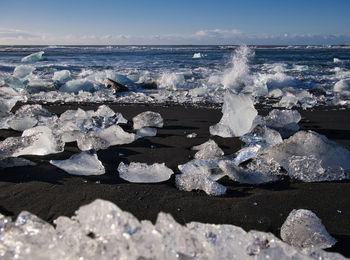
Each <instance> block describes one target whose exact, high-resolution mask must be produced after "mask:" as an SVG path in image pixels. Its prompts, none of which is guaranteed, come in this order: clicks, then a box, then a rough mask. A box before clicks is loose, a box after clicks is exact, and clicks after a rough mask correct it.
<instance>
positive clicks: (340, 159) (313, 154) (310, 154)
mask: <svg viewBox="0 0 350 260" xmlns="http://www.w3.org/2000/svg"><path fill="white" fill-rule="evenodd" d="M261 155H262V156H263V157H264V158H272V159H274V160H275V161H276V162H278V163H279V164H280V165H281V166H282V167H283V168H285V169H286V170H287V171H288V173H289V174H290V175H291V176H292V177H296V178H298V179H302V180H305V181H306V180H307V181H323V180H331V179H332V180H337V179H339V180H341V179H344V178H345V175H344V170H349V169H350V151H349V150H347V149H346V148H344V147H342V146H340V145H338V144H336V143H335V142H333V141H330V140H328V139H327V137H325V136H323V135H320V134H318V133H316V132H313V131H299V132H297V133H296V134H294V135H293V136H291V137H290V138H288V139H286V140H285V141H284V142H283V143H281V144H278V145H275V146H272V147H269V148H267V149H266V150H264V151H262V152H261ZM310 174H311V175H310Z"/></svg>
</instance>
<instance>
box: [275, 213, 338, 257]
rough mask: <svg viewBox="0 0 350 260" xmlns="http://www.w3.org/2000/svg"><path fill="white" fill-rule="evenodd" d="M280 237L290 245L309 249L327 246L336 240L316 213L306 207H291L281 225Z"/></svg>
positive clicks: (330, 245) (313, 249)
mask: <svg viewBox="0 0 350 260" xmlns="http://www.w3.org/2000/svg"><path fill="white" fill-rule="evenodd" d="M281 238H282V240H283V241H284V242H286V243H288V244H290V245H292V246H295V247H299V248H300V249H304V250H310V251H316V250H317V249H323V248H329V247H332V246H333V245H334V244H335V243H336V242H337V240H335V239H334V238H333V237H331V236H330V235H329V234H328V232H327V230H326V228H325V226H324V225H323V224H322V221H321V220H320V219H319V218H318V217H317V216H316V214H315V213H313V212H312V211H310V210H306V209H299V210H295V209H293V210H292V212H291V213H289V215H288V217H287V219H286V221H285V222H284V223H283V225H282V227H281Z"/></svg>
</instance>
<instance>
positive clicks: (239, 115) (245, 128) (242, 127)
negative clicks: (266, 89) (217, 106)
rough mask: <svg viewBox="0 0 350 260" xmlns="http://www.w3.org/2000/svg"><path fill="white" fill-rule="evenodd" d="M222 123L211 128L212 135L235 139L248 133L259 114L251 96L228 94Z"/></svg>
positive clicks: (223, 108)
mask: <svg viewBox="0 0 350 260" xmlns="http://www.w3.org/2000/svg"><path fill="white" fill-rule="evenodd" d="M222 114H223V116H222V118H221V120H220V122H219V123H218V124H216V125H214V126H211V127H210V128H209V131H210V134H211V135H218V136H221V137H235V136H241V135H244V134H246V133H248V132H249V131H250V130H251V128H252V126H253V121H254V119H255V117H256V116H257V114H258V112H257V111H256V109H255V108H254V104H253V101H252V100H251V99H250V97H249V96H245V95H242V94H240V95H235V94H233V93H231V92H229V91H228V92H227V93H226V94H225V97H224V105H223V107H222Z"/></svg>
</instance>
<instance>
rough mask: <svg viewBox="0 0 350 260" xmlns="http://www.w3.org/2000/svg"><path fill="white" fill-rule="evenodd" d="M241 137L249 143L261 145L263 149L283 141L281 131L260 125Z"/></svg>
mask: <svg viewBox="0 0 350 260" xmlns="http://www.w3.org/2000/svg"><path fill="white" fill-rule="evenodd" d="M240 139H241V140H242V141H243V142H245V143H246V144H248V145H260V146H261V147H262V148H263V149H265V148H267V147H269V146H270V145H275V144H279V143H282V142H283V140H282V137H281V135H280V133H279V132H277V131H276V130H273V129H270V128H268V127H266V126H260V125H258V126H256V127H255V128H254V129H253V131H251V132H250V133H248V134H245V135H243V136H241V137H240Z"/></svg>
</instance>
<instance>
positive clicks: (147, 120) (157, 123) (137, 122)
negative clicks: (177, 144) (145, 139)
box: [132, 111, 163, 130]
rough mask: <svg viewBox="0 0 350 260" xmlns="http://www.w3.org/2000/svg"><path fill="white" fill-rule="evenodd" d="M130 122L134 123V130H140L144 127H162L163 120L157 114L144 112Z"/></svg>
mask: <svg viewBox="0 0 350 260" xmlns="http://www.w3.org/2000/svg"><path fill="white" fill-rule="evenodd" d="M132 121H133V122H134V129H135V130H137V129H140V128H141V127H144V126H150V127H163V118H162V116H161V115H160V114H159V113H156V112H152V111H146V112H143V113H141V114H138V115H137V116H135V117H134V118H133V119H132Z"/></svg>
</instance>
